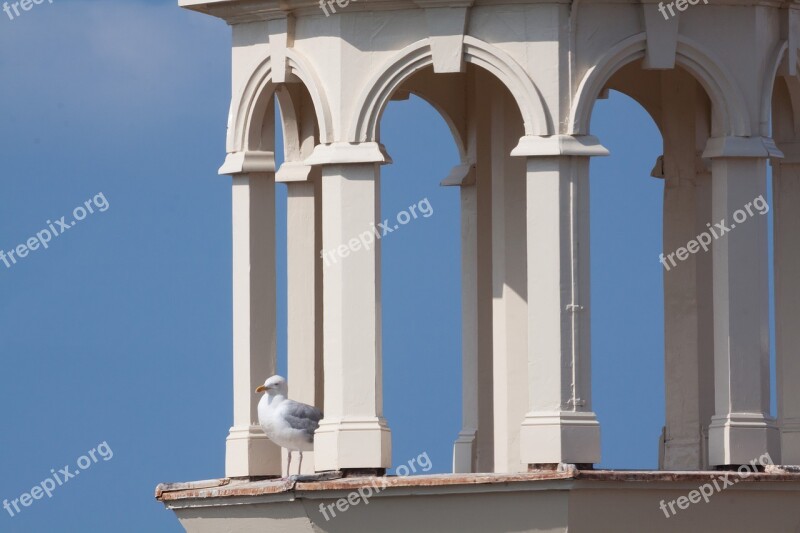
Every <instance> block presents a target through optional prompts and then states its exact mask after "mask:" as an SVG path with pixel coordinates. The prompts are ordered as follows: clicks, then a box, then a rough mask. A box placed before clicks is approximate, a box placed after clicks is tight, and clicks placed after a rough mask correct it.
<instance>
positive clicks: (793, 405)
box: [772, 143, 800, 465]
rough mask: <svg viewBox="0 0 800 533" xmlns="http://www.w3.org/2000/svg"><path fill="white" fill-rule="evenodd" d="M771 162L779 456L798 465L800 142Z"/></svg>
mask: <svg viewBox="0 0 800 533" xmlns="http://www.w3.org/2000/svg"><path fill="white" fill-rule="evenodd" d="M780 147H781V149H782V150H783V152H784V153H785V155H786V158H785V159H783V160H780V159H776V160H773V161H772V183H773V186H772V196H773V206H772V207H773V214H772V216H773V220H774V233H773V238H774V246H775V259H774V261H775V361H776V365H777V372H776V374H777V389H778V421H779V425H780V430H781V461H782V462H783V464H788V465H797V464H800V387H798V383H800V306H798V302H800V143H787V144H781V145H780Z"/></svg>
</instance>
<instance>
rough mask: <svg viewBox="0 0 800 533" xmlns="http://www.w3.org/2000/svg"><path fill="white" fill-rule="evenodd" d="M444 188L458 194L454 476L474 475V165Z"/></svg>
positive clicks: (476, 326) (476, 416)
mask: <svg viewBox="0 0 800 533" xmlns="http://www.w3.org/2000/svg"><path fill="white" fill-rule="evenodd" d="M442 185H444V186H459V187H460V192H461V360H462V365H461V366H462V371H461V431H460V432H459V433H458V438H457V439H456V442H455V444H454V445H453V473H470V472H477V471H478V467H477V462H478V428H479V427H480V424H479V411H478V410H479V395H480V394H481V391H480V387H479V384H478V382H479V376H480V373H479V369H478V354H479V346H478V342H479V333H478V329H479V320H478V275H479V274H478V261H479V255H478V194H477V187H476V185H475V166H474V165H472V164H470V163H465V164H464V165H461V166H460V167H456V168H455V169H453V172H452V173H451V175H450V177H448V178H447V179H446V180H445V181H443V182H442Z"/></svg>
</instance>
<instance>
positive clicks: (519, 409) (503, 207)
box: [483, 82, 528, 472]
mask: <svg viewBox="0 0 800 533" xmlns="http://www.w3.org/2000/svg"><path fill="white" fill-rule="evenodd" d="M489 101H490V102H491V104H490V105H487V104H486V103H484V104H483V105H484V106H485V107H490V109H491V122H490V123H491V127H490V128H487V130H488V131H487V139H486V141H487V144H488V145H489V146H490V148H491V180H492V296H493V298H492V310H493V315H492V322H493V326H494V330H493V334H492V340H493V348H494V349H493V354H494V357H493V360H494V369H493V373H492V374H493V377H494V435H495V439H494V471H495V472H524V471H527V469H528V465H527V464H523V463H522V462H521V461H520V455H519V454H520V444H519V438H520V437H519V432H520V421H521V420H523V419H524V418H525V413H526V412H527V409H528V385H527V372H528V328H527V323H528V305H527V298H528V294H527V271H526V266H525V265H526V263H527V257H526V248H527V246H526V241H525V229H526V228H525V224H526V222H525V221H526V214H525V213H526V205H525V185H526V184H525V180H526V162H525V159H524V158H521V157H512V156H511V155H510V154H511V150H512V149H513V148H514V147H515V146H516V144H517V142H518V141H519V139H520V136H521V135H523V133H524V128H523V124H522V118H521V116H520V113H519V107H518V106H517V104H516V102H515V101H514V100H513V98H512V97H511V95H510V94H509V93H508V91H507V90H505V88H504V87H502V86H500V85H499V83H496V82H495V88H494V90H493V91H492V93H491V96H490V99H489Z"/></svg>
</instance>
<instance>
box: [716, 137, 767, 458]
mask: <svg viewBox="0 0 800 533" xmlns="http://www.w3.org/2000/svg"><path fill="white" fill-rule="evenodd" d="M762 154H763V155H762ZM704 155H705V157H710V158H712V159H713V164H712V204H713V207H712V210H713V219H712V221H713V223H714V224H717V223H720V222H721V221H723V220H724V221H725V224H724V226H725V227H726V228H730V231H728V232H726V233H725V234H724V235H721V236H720V237H719V239H717V240H716V241H715V242H714V248H713V254H714V274H713V275H714V375H715V380H714V381H715V415H714V417H713V418H712V421H711V426H710V427H709V443H708V444H709V464H710V465H711V466H721V465H742V464H746V463H749V462H750V461H752V460H753V459H757V458H759V457H760V456H761V455H762V454H764V453H769V454H770V456H771V458H772V460H773V462H775V463H776V464H777V463H778V462H779V461H780V457H779V447H778V446H779V442H778V441H779V439H778V437H779V435H778V430H777V426H776V423H775V420H774V419H773V418H771V417H770V415H769V396H770V394H769V324H768V311H769V310H768V306H769V286H768V273H767V259H768V258H767V218H766V217H765V216H762V215H759V214H758V213H757V212H756V213H755V214H754V215H752V216H747V214H746V211H745V210H746V209H747V206H748V205H749V206H751V210H753V208H752V206H753V202H754V200H755V199H756V198H759V197H762V198H764V199H766V186H767V183H766V158H767V157H768V156H769V155H770V153H769V152H768V151H767V148H765V143H764V140H762V139H761V138H747V139H745V138H730V137H728V138H712V139H710V140H709V144H708V148H707V149H706V153H705V154H704ZM742 212H744V213H745V216H744V217H742V216H741V214H739V213H742ZM737 217H738V220H736V218H737ZM716 231H717V232H719V233H721V232H722V231H723V230H722V228H719V229H717V230H716Z"/></svg>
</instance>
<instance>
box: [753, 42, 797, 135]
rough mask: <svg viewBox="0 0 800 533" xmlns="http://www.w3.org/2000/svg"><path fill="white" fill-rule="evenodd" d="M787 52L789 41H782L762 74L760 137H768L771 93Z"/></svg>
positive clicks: (770, 116) (770, 118)
mask: <svg viewBox="0 0 800 533" xmlns="http://www.w3.org/2000/svg"><path fill="white" fill-rule="evenodd" d="M788 50H789V41H782V42H781V43H779V44H778V46H777V47H776V48H775V52H774V53H773V55H772V62H771V63H770V64H769V65H768V66H767V70H766V72H764V83H763V84H762V89H761V113H760V114H759V125H758V127H759V129H760V132H761V135H762V136H765V137H768V136H769V135H770V131H769V125H770V122H771V120H772V93H773V91H774V90H775V80H777V78H778V70H779V69H780V67H781V63H783V60H784V58H785V57H786V52H787V51H788Z"/></svg>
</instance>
